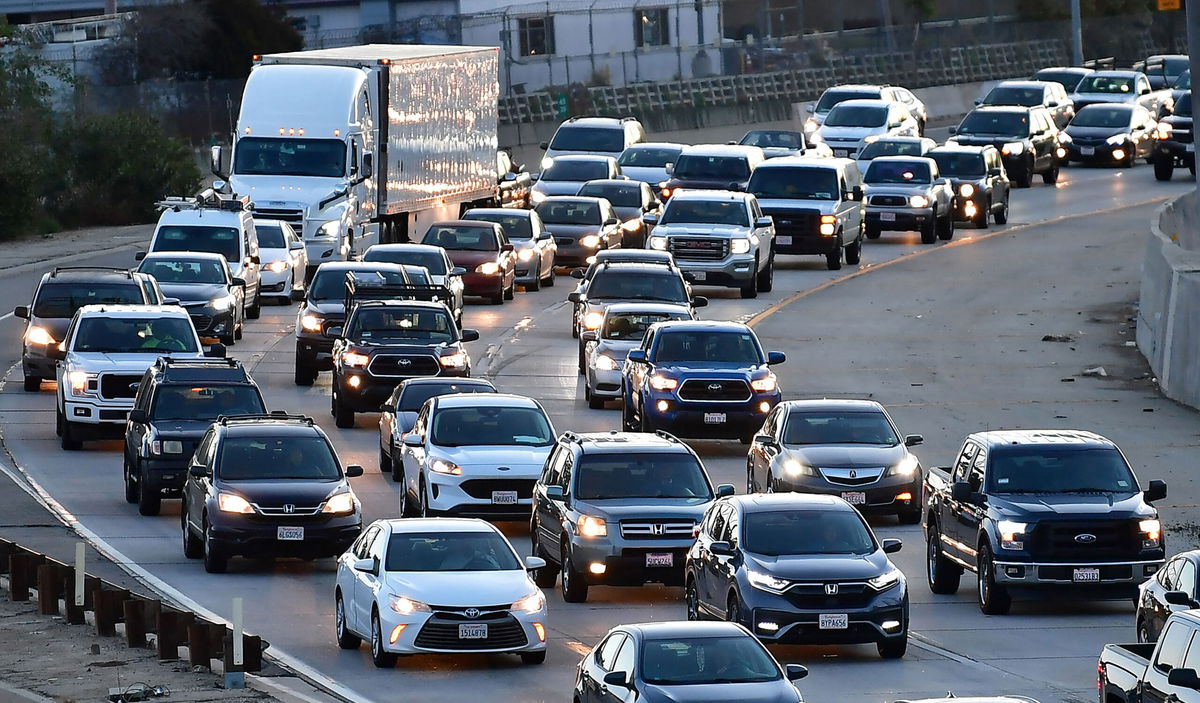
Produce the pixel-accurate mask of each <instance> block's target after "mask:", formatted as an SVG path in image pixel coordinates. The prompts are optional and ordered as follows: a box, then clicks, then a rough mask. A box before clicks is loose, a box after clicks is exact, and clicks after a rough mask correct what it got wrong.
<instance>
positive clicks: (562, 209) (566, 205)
mask: <svg viewBox="0 0 1200 703" xmlns="http://www.w3.org/2000/svg"><path fill="white" fill-rule="evenodd" d="M534 209H535V210H536V211H537V214H538V217H540V218H542V222H545V223H546V224H548V225H599V224H600V203H597V202H595V201H592V202H588V201H582V200H544V201H542V202H541V203H539V204H538V206H537V207H536V208H534Z"/></svg>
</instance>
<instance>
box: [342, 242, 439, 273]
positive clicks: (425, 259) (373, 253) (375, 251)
mask: <svg viewBox="0 0 1200 703" xmlns="http://www.w3.org/2000/svg"><path fill="white" fill-rule="evenodd" d="M363 261H380V262H383V263H388V264H411V265H413V266H424V267H425V268H427V269H429V273H430V274H431V275H434V276H445V275H446V256H445V255H444V254H442V253H441V252H440V251H438V250H436V249H431V250H421V249H400V250H395V249H381V248H378V247H370V248H368V249H367V253H366V254H363Z"/></svg>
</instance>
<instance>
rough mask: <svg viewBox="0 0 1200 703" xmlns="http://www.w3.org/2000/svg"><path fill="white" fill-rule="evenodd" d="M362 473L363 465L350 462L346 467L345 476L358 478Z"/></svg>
mask: <svg viewBox="0 0 1200 703" xmlns="http://www.w3.org/2000/svg"><path fill="white" fill-rule="evenodd" d="M362 475H363V467H361V466H359V465H358V464H350V465H349V466H347V467H346V478H358V477H359V476H362Z"/></svg>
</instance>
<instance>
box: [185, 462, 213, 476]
mask: <svg viewBox="0 0 1200 703" xmlns="http://www.w3.org/2000/svg"><path fill="white" fill-rule="evenodd" d="M188 475H189V476H192V477H194V478H204V477H205V476H207V475H208V467H206V466H205V465H204V464H192V465H191V466H189V467H188Z"/></svg>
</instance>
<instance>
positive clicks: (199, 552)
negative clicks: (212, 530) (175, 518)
mask: <svg viewBox="0 0 1200 703" xmlns="http://www.w3.org/2000/svg"><path fill="white" fill-rule="evenodd" d="M179 522H180V524H181V526H182V527H183V556H185V557H187V558H188V559H199V558H200V557H202V556H204V542H202V541H200V539H199V538H197V537H196V535H193V534H192V528H191V527H190V526H188V524H187V505H186V504H184V505H181V506H179Z"/></svg>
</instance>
